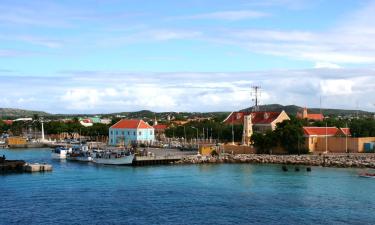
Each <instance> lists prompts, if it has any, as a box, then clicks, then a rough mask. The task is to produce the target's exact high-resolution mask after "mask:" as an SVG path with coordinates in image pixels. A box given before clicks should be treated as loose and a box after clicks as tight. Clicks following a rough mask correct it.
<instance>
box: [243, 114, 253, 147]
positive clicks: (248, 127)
mask: <svg viewBox="0 0 375 225" xmlns="http://www.w3.org/2000/svg"><path fill="white" fill-rule="evenodd" d="M243 121H244V124H243V134H242V144H243V145H250V142H251V141H250V139H251V135H253V123H252V116H251V113H250V114H249V115H247V116H245V117H244V120H243Z"/></svg>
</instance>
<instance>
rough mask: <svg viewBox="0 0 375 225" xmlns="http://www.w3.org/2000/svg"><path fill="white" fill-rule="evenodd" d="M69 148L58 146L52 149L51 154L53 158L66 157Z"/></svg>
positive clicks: (69, 150)
mask: <svg viewBox="0 0 375 225" xmlns="http://www.w3.org/2000/svg"><path fill="white" fill-rule="evenodd" d="M71 151H72V149H71V148H66V147H62V146H58V147H56V148H55V149H53V150H52V153H51V156H52V158H53V159H66V155H67V154H68V152H71Z"/></svg>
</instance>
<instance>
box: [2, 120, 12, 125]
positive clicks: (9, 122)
mask: <svg viewBox="0 0 375 225" xmlns="http://www.w3.org/2000/svg"><path fill="white" fill-rule="evenodd" d="M3 122H4V123H5V124H6V125H12V124H13V120H3Z"/></svg>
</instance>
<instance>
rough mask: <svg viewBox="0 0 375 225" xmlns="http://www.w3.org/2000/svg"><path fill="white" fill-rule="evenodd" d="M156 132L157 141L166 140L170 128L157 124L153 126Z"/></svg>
mask: <svg viewBox="0 0 375 225" xmlns="http://www.w3.org/2000/svg"><path fill="white" fill-rule="evenodd" d="M152 127H153V128H154V130H155V138H156V139H157V140H159V141H160V140H164V139H165V130H166V129H167V128H168V126H167V125H165V124H156V125H154V126H152Z"/></svg>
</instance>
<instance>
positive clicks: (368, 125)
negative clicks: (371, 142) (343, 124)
mask: <svg viewBox="0 0 375 225" xmlns="http://www.w3.org/2000/svg"><path fill="white" fill-rule="evenodd" d="M349 128H350V131H351V133H352V136H353V137H375V120H373V119H356V120H352V121H351V123H350V125H349Z"/></svg>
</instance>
